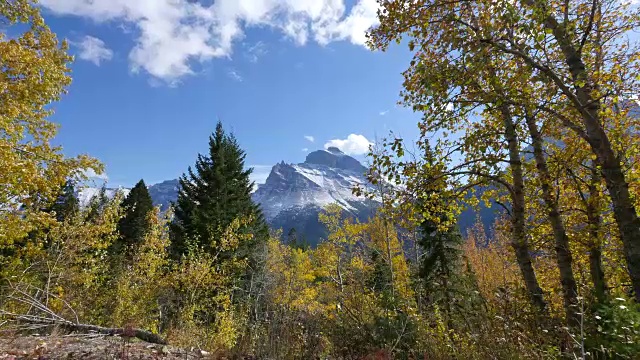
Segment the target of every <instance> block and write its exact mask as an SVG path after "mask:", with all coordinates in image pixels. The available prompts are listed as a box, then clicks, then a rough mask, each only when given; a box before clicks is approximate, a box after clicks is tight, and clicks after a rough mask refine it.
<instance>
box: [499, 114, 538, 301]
mask: <svg viewBox="0 0 640 360" xmlns="http://www.w3.org/2000/svg"><path fill="white" fill-rule="evenodd" d="M501 112H502V117H503V121H504V127H505V140H506V141H507V143H508V145H509V167H510V168H511V174H512V176H513V187H512V189H511V191H510V193H511V203H512V209H511V212H512V214H511V224H512V232H513V235H512V237H513V238H512V242H511V246H513V249H514V251H515V254H516V259H517V261H518V266H519V267H520V271H521V273H522V277H523V278H524V282H525V286H526V288H527V291H528V292H529V296H530V297H531V301H532V302H533V304H534V305H535V306H536V307H538V308H539V309H540V310H544V309H545V307H546V303H545V301H544V296H543V294H542V289H541V288H540V285H539V283H538V278H537V277H536V273H535V270H534V269H533V264H532V263H531V254H530V251H529V243H528V241H527V237H526V234H525V230H526V229H525V198H524V178H523V175H522V161H521V160H520V149H519V141H518V135H517V132H516V128H515V124H514V123H513V119H512V117H511V111H510V109H509V107H508V106H506V105H504V106H502V107H501Z"/></svg>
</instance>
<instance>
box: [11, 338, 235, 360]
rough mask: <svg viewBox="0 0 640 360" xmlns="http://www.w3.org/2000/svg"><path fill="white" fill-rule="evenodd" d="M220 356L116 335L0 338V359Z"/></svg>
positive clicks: (136, 359) (191, 359)
mask: <svg viewBox="0 0 640 360" xmlns="http://www.w3.org/2000/svg"><path fill="white" fill-rule="evenodd" d="M220 358H221V357H219V356H215V357H214V356H213V355H211V354H208V353H206V352H204V351H199V350H191V351H188V350H184V349H179V348H175V347H172V346H166V345H156V344H149V343H145V342H141V341H126V340H124V339H122V338H119V337H93V338H87V337H64V336H22V337H11V338H2V337H0V359H1V360H32V359H34V360H50V359H51V360H53V359H87V360H94V359H95V360H97V359H100V360H102V359H119V360H120V359H122V360H125V359H126V360H143V359H144V360H147V359H154V360H155V359H166V360H195V359H220ZM222 358H224V357H222Z"/></svg>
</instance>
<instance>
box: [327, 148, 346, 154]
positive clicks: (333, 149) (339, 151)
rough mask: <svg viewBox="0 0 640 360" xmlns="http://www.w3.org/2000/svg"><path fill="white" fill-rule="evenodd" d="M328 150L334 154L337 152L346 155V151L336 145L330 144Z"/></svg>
mask: <svg viewBox="0 0 640 360" xmlns="http://www.w3.org/2000/svg"><path fill="white" fill-rule="evenodd" d="M327 151H328V152H330V153H332V154H336V155H344V153H343V152H342V151H341V150H340V149H338V148H337V147H335V146H329V147H328V148H327Z"/></svg>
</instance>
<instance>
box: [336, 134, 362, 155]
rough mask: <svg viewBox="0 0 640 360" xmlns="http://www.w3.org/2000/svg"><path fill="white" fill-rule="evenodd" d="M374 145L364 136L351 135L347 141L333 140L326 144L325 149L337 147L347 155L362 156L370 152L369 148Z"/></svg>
mask: <svg viewBox="0 0 640 360" xmlns="http://www.w3.org/2000/svg"><path fill="white" fill-rule="evenodd" d="M372 144H373V143H372V142H371V141H369V140H367V138H366V137H364V135H358V134H350V135H349V136H347V138H346V139H333V140H329V141H328V142H327V143H326V144H324V148H325V149H328V148H329V147H332V146H333V147H337V148H338V149H340V150H342V152H344V153H345V154H347V155H362V154H366V153H368V152H369V146H371V145H372Z"/></svg>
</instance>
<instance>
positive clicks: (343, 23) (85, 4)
mask: <svg viewBox="0 0 640 360" xmlns="http://www.w3.org/2000/svg"><path fill="white" fill-rule="evenodd" d="M344 1H345V0H217V1H215V2H213V3H212V4H211V5H203V4H201V3H199V2H197V1H191V0H40V4H41V5H42V6H44V7H45V8H47V9H48V10H50V11H52V12H53V13H55V14H59V15H75V16H80V17H85V18H89V19H92V20H94V21H96V22H106V21H111V22H116V23H118V25H119V26H120V25H121V26H123V27H124V28H127V29H128V28H129V27H132V28H135V29H137V31H136V32H133V34H134V36H136V38H135V46H134V47H133V49H131V51H130V53H129V61H130V64H131V69H132V70H133V71H134V72H139V71H144V72H146V73H148V74H150V75H151V76H152V77H155V78H157V79H161V80H163V81H165V82H168V83H175V82H178V81H179V80H180V79H181V78H182V77H184V76H187V75H191V74H194V70H193V65H194V62H195V63H203V62H205V61H207V60H211V59H213V58H218V57H230V56H231V55H232V53H233V45H234V43H235V42H236V41H238V40H241V39H242V38H243V37H244V33H245V29H246V28H249V27H265V26H266V27H270V28H272V29H274V30H277V31H281V32H282V33H284V34H285V35H286V36H287V37H288V38H290V39H292V40H293V41H294V42H296V43H297V44H300V45H303V44H305V43H306V42H307V41H308V40H309V39H313V40H314V41H316V42H317V43H319V44H323V45H324V44H328V43H330V42H332V41H339V40H344V41H349V42H351V43H353V44H357V45H364V43H365V41H366V38H365V31H366V30H367V29H368V28H369V27H371V26H373V25H376V24H377V16H376V10H377V8H378V4H377V1H376V0H358V2H357V3H356V4H355V5H354V6H353V7H352V8H351V9H350V10H347V8H346V6H345V4H344Z"/></svg>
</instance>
